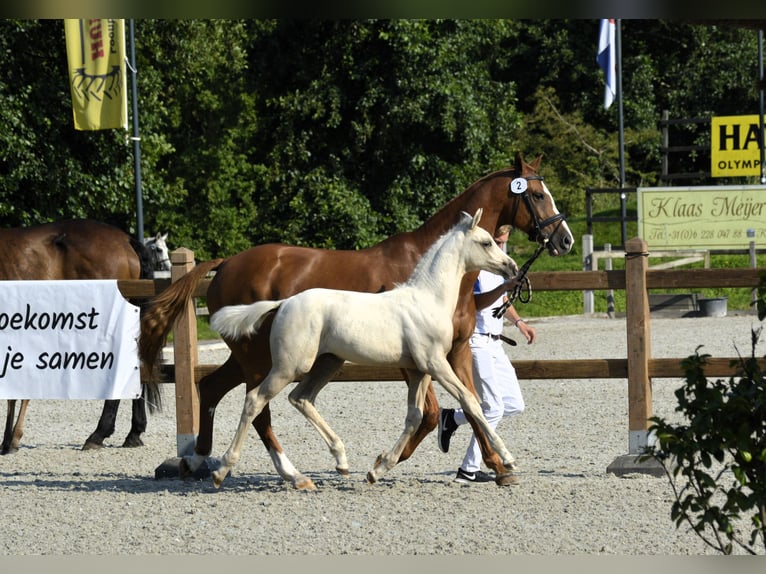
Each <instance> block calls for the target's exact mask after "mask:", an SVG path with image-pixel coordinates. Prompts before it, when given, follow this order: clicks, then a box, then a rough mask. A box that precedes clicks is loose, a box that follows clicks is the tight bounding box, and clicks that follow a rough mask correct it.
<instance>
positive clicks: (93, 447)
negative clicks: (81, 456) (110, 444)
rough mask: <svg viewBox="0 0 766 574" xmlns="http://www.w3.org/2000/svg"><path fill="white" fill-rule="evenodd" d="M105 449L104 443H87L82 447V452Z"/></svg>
mask: <svg viewBox="0 0 766 574" xmlns="http://www.w3.org/2000/svg"><path fill="white" fill-rule="evenodd" d="M102 448H104V443H103V442H91V441H86V442H85V444H84V445H82V450H99V449H102Z"/></svg>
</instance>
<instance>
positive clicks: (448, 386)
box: [431, 360, 515, 484]
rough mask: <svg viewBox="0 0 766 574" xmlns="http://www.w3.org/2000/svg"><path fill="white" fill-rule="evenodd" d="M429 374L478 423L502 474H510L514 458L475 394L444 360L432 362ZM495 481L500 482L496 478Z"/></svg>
mask: <svg viewBox="0 0 766 574" xmlns="http://www.w3.org/2000/svg"><path fill="white" fill-rule="evenodd" d="M431 376H432V377H433V378H434V379H435V380H437V381H439V383H440V384H441V385H442V387H444V389H445V390H446V391H447V392H448V393H449V394H451V395H452V396H453V397H455V398H456V399H457V400H458V401H459V402H460V406H461V407H463V410H464V411H465V413H466V415H467V416H468V417H471V418H473V419H474V420H475V421H476V423H477V424H478V426H479V429H481V430H482V431H483V432H484V434H485V435H486V437H487V439H488V440H489V444H490V446H491V448H492V449H493V450H494V451H495V452H496V453H497V454H498V455H499V456H500V459H501V461H502V465H503V469H502V470H501V472H502V474H503V475H512V473H513V470H514V468H515V465H514V462H515V459H514V458H513V455H512V454H511V453H510V452H509V451H508V449H507V448H506V446H505V443H504V442H503V439H501V438H500V435H498V434H497V433H496V432H495V430H494V429H493V428H492V427H490V426H489V424H488V423H487V419H485V418H484V414H483V413H482V411H481V405H480V404H479V401H478V399H477V398H476V395H475V394H473V393H471V392H470V391H469V390H468V389H467V388H466V387H465V386H464V385H463V384H462V383H461V382H460V379H458V378H457V375H455V372H454V371H453V370H452V368H451V367H450V365H449V363H447V362H446V360H445V362H444V364H443V365H442V364H440V363H438V362H436V363H434V364H433V369H432V371H431ZM469 420H470V419H469ZM498 478H499V476H498ZM508 478H509V480H510V481H511V482H512V481H513V480H514V479H513V478H512V476H509V477H508ZM495 482H497V483H498V484H501V483H500V482H499V481H498V480H496V481H495ZM503 484H505V483H503ZM508 484H510V482H508Z"/></svg>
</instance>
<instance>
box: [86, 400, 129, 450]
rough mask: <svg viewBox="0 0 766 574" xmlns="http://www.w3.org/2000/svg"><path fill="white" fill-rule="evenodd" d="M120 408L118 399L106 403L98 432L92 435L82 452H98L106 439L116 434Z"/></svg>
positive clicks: (98, 425)
mask: <svg viewBox="0 0 766 574" xmlns="http://www.w3.org/2000/svg"><path fill="white" fill-rule="evenodd" d="M119 408H120V401H119V400H118V399H109V400H106V401H104V408H103V410H102V411H101V417H100V418H99V419H98V424H97V425H96V430H94V431H93V433H91V435H90V436H89V437H88V439H87V440H86V441H85V444H84V445H82V450H97V449H99V448H103V447H104V439H107V438H109V437H110V436H112V435H113V434H114V427H115V422H116V421H117V410H118V409H119Z"/></svg>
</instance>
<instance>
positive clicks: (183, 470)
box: [178, 457, 194, 479]
mask: <svg viewBox="0 0 766 574" xmlns="http://www.w3.org/2000/svg"><path fill="white" fill-rule="evenodd" d="M192 474H194V471H193V470H192V469H191V467H190V466H189V463H188V462H186V459H185V458H183V457H181V460H179V461H178V477H179V478H181V479H186V478H189V477H190V476H191V475H192Z"/></svg>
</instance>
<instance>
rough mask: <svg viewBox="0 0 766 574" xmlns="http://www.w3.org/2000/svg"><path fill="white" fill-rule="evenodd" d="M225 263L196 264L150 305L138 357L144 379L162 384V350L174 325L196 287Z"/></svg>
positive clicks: (221, 260)
mask: <svg viewBox="0 0 766 574" xmlns="http://www.w3.org/2000/svg"><path fill="white" fill-rule="evenodd" d="M224 261H226V260H225V259H212V260H210V261H203V262H201V263H199V264H197V265H196V266H195V267H194V268H193V269H192V270H191V271H189V273H187V274H186V275H184V276H183V277H182V278H181V279H179V280H178V281H176V282H175V283H172V284H171V285H170V287H168V288H167V289H165V290H164V291H163V292H162V293H160V294H159V295H157V296H155V297H154V298H153V299H151V301H149V304H148V307H147V309H146V311H145V312H144V313H143V314H142V316H141V335H140V337H139V339H138V357H139V359H140V360H141V378H142V379H143V380H146V381H155V382H156V381H159V380H160V376H159V375H160V373H159V362H160V359H161V357H162V347H163V346H164V344H165V341H166V340H167V336H168V333H169V332H170V329H171V328H172V326H173V322H174V321H175V320H176V318H177V317H178V316H179V315H180V314H181V312H183V311H185V310H186V308H187V305H188V304H189V301H190V300H191V298H192V296H193V295H194V291H195V289H196V288H197V285H199V283H200V282H201V281H202V280H203V279H204V278H205V276H206V275H207V274H208V273H209V272H210V271H213V270H214V269H217V268H218V267H219V266H220V265H221V263H223V262H224Z"/></svg>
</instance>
